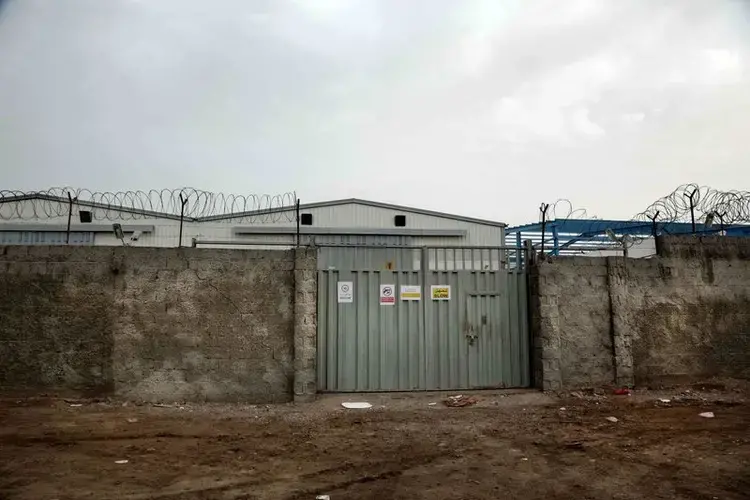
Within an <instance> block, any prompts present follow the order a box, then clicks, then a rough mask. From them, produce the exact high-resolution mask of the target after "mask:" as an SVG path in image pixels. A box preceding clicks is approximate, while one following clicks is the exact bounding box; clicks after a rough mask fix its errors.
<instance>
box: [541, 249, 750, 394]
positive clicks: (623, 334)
mask: <svg viewBox="0 0 750 500" xmlns="http://www.w3.org/2000/svg"><path fill="white" fill-rule="evenodd" d="M658 248H659V250H660V255H659V257H657V258H653V259H624V258H621V257H607V258H587V257H574V258H557V259H548V260H546V261H544V262H541V263H539V264H538V265H537V266H536V267H535V268H534V269H532V274H531V277H530V280H531V288H532V302H531V304H532V314H531V316H532V331H533V344H534V348H535V350H534V361H535V363H534V364H535V379H536V381H537V385H539V386H540V387H543V388H544V389H550V390H555V389H561V388H572V387H595V386H602V385H610V384H616V385H662V384H670V383H675V382H680V381H687V380H693V379H699V378H706V377H711V376H729V377H739V378H750V240H748V239H746V238H726V237H717V238H693V237H666V238H659V242H658Z"/></svg>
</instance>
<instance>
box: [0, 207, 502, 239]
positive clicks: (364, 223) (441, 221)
mask: <svg viewBox="0 0 750 500" xmlns="http://www.w3.org/2000/svg"><path fill="white" fill-rule="evenodd" d="M35 203H37V212H44V211H46V212H47V213H49V212H53V213H54V212H57V213H66V212H67V204H64V203H62V204H61V203H58V202H44V203H47V204H48V205H49V206H48V207H46V209H43V210H39V205H38V203H39V202H35ZM12 205H13V207H12V209H11V207H10V206H5V207H3V206H2V205H0V225H2V227H3V228H7V227H8V225H11V224H13V225H15V224H24V223H26V224H45V225H46V224H49V225H52V226H58V227H60V226H65V225H66V224H67V215H64V216H55V217H46V216H44V217H40V218H36V219H34V218H33V215H34V211H33V207H32V205H31V202H26V203H19V204H16V203H13V204H12ZM17 212H20V216H19V213H17ZM303 213H311V214H312V215H313V226H303V228H304V229H306V230H315V228H324V229H330V228H362V229H365V228H366V229H404V230H407V231H408V230H409V229H444V230H461V231H466V236H465V237H456V236H408V237H406V236H405V237H403V238H408V240H409V243H408V244H410V245H415V246H450V245H463V246H502V245H503V244H504V229H503V228H502V227H500V226H491V225H486V224H480V223H474V222H468V221H463V220H456V219H451V218H449V217H439V216H429V215H424V214H416V213H412V212H407V211H399V210H395V209H390V208H381V207H374V206H369V205H358V204H353V203H350V204H343V205H336V206H330V207H317V208H312V209H309V210H303ZM399 214H403V215H406V219H407V224H406V227H405V228H394V225H393V217H394V216H395V215H399ZM39 215H44V214H43V213H40V214H39ZM107 215H109V216H110V217H109V218H105V217H106V216H107ZM111 215H112V214H111V213H110V214H107V212H106V211H103V210H94V211H93V217H94V220H93V221H92V224H112V223H114V222H119V223H120V224H122V225H128V226H136V227H137V226H139V225H142V226H153V227H154V230H153V232H151V233H144V234H142V235H141V237H140V238H139V240H138V241H137V242H135V243H134V245H136V246H158V247H173V246H177V243H178V241H177V240H178V235H179V227H180V225H179V221H178V220H173V219H166V218H143V217H138V216H136V217H134V216H132V215H130V214H124V215H123V217H122V218H117V217H112V216H111ZM72 223H73V224H76V225H78V224H80V221H79V208H78V207H77V206H74V209H73V217H72ZM238 226H244V227H257V228H264V227H265V228H270V227H273V228H290V229H292V228H295V227H296V221H295V220H294V212H293V211H292V210H290V211H288V212H284V213H280V214H276V215H274V216H273V220H268V221H266V220H263V219H262V218H260V217H259V218H256V220H253V221H250V222H248V221H243V220H242V219H225V220H222V221H211V222H201V223H194V222H186V223H185V224H184V226H183V238H182V244H183V246H189V245H190V244H191V241H192V239H193V238H198V239H202V240H216V241H227V242H229V241H233V240H237V239H242V240H244V241H253V242H257V243H272V244H273V243H289V244H293V243H294V240H295V238H294V236H293V235H289V234H253V235H250V234H248V235H241V236H237V235H234V234H233V232H232V230H233V228H235V227H238ZM55 230H58V229H57V228H56V229H55ZM129 237H130V235H129V234H126V239H127V238H129ZM332 237H333V238H338V239H340V238H341V235H320V236H318V238H322V239H321V241H323V242H325V243H329V241H327V240H326V238H328V239H330V238H332ZM360 243H361V242H360ZM95 244H96V245H121V242H120V241H119V240H117V239H116V238H115V237H114V234H112V233H109V232H104V233H102V232H99V233H96V235H95Z"/></svg>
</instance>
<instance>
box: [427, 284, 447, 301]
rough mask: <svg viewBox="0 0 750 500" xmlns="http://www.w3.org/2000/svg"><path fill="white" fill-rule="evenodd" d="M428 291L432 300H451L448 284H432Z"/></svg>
mask: <svg viewBox="0 0 750 500" xmlns="http://www.w3.org/2000/svg"><path fill="white" fill-rule="evenodd" d="M430 291H431V294H432V300H451V287H450V285H432V287H430Z"/></svg>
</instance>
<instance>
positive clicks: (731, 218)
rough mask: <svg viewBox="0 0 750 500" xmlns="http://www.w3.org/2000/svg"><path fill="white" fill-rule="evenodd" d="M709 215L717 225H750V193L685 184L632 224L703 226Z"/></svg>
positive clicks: (642, 213) (655, 204) (647, 209)
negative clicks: (666, 223)
mask: <svg viewBox="0 0 750 500" xmlns="http://www.w3.org/2000/svg"><path fill="white" fill-rule="evenodd" d="M691 214H692V216H691ZM709 214H711V216H712V217H713V218H714V220H715V222H716V223H721V224H724V225H729V224H743V223H748V222H750V192H748V191H720V190H718V189H712V188H710V187H708V186H699V185H698V184H683V185H682V186H680V187H678V188H677V189H675V190H674V191H673V192H672V193H670V194H668V195H667V196H664V197H663V198H659V199H658V200H656V201H655V202H654V203H652V204H651V205H650V206H649V207H648V208H646V210H644V211H643V212H640V213H638V214H636V215H635V217H633V220H643V221H652V220H654V218H656V222H691V221H692V219H693V217H694V218H695V221H696V222H704V221H705V219H706V217H707V216H708V215H709Z"/></svg>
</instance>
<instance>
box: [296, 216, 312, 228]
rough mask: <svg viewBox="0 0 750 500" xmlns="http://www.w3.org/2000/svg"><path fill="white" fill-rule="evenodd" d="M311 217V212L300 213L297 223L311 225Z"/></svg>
mask: <svg viewBox="0 0 750 500" xmlns="http://www.w3.org/2000/svg"><path fill="white" fill-rule="evenodd" d="M312 222H313V217H312V214H300V216H299V223H300V224H302V225H303V226H312Z"/></svg>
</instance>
